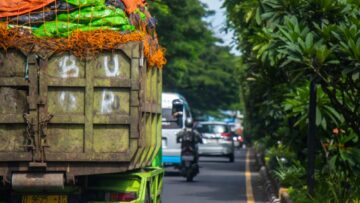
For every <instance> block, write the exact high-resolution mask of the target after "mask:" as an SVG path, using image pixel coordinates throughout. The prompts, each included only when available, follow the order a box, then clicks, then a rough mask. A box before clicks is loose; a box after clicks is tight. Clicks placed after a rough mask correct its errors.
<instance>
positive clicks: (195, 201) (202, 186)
mask: <svg viewBox="0 0 360 203" xmlns="http://www.w3.org/2000/svg"><path fill="white" fill-rule="evenodd" d="M246 160H248V161H246ZM247 162H248V166H246V165H247ZM200 167H201V168H200V174H199V175H198V176H197V177H195V180H194V182H191V183H188V182H186V181H185V178H183V177H180V176H178V172H176V170H174V169H171V168H167V169H166V175H165V181H164V190H163V198H162V202H163V203H184V202H186V203H205V202H206V203H254V202H256V203H265V202H266V201H265V200H266V198H265V194H264V192H263V189H262V187H261V182H260V177H259V174H258V173H257V170H256V168H257V167H256V166H255V158H254V155H253V153H252V152H251V150H246V149H241V150H239V151H237V152H236V159H235V162H234V163H229V162H228V159H227V158H222V157H201V159H200ZM250 172H251V173H250Z"/></svg>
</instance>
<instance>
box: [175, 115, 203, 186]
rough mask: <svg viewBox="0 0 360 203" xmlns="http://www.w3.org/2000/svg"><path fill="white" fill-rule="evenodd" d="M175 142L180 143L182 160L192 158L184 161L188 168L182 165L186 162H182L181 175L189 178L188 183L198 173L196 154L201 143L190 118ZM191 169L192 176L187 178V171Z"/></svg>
mask: <svg viewBox="0 0 360 203" xmlns="http://www.w3.org/2000/svg"><path fill="white" fill-rule="evenodd" d="M176 136H177V138H176V139H177V142H178V143H181V157H182V158H184V157H186V156H189V155H190V156H193V157H194V158H193V159H192V160H191V161H189V160H186V161H187V162H188V163H189V164H191V167H190V166H187V165H184V164H186V162H184V161H183V164H182V174H183V175H184V176H186V177H187V178H190V181H191V180H192V178H193V177H194V176H195V175H196V174H198V173H199V166H198V161H199V152H198V149H199V147H198V144H199V143H202V139H201V135H200V133H199V132H197V131H196V130H195V129H193V121H192V118H187V119H186V121H185V128H184V130H182V131H180V132H179V133H178V134H177V135H176ZM189 168H190V169H192V171H191V173H192V175H190V176H191V177H188V176H189V174H188V173H189V171H188V169H189Z"/></svg>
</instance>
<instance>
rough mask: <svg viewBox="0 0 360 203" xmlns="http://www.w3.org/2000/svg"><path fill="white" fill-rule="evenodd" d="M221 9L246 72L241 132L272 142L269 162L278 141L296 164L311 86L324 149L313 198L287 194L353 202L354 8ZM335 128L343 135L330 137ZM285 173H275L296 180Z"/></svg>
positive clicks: (307, 3) (318, 2)
mask: <svg viewBox="0 0 360 203" xmlns="http://www.w3.org/2000/svg"><path fill="white" fill-rule="evenodd" d="M224 7H225V8H226V9H227V15H228V16H227V17H228V20H229V22H228V27H229V29H233V30H234V31H235V33H236V35H237V41H238V44H239V48H240V50H241V51H242V57H243V61H244V63H245V64H246V69H245V70H244V71H243V72H241V77H242V78H243V80H242V88H243V89H244V91H243V92H244V98H245V100H246V102H245V108H246V115H245V119H246V125H245V132H246V133H248V135H251V138H254V139H258V138H260V137H268V138H270V139H266V140H268V142H267V146H268V147H272V148H270V150H272V151H274V152H272V153H274V154H275V153H277V152H276V150H277V147H276V141H277V140H280V141H282V143H284V144H285V145H287V146H289V148H290V149H291V150H293V152H295V154H296V158H298V159H300V160H301V159H302V158H301V157H304V155H306V135H307V123H308V120H307V117H308V115H307V114H308V101H309V88H308V84H309V81H310V80H315V81H316V82H317V84H318V85H319V86H318V89H317V97H318V98H317V109H316V113H317V117H316V124H317V127H318V128H317V134H316V137H317V139H318V140H319V141H321V143H322V145H320V142H318V151H317V176H316V179H317V182H318V184H317V188H316V191H317V194H319V196H316V195H315V196H313V197H310V196H308V195H306V193H304V194H301V193H298V192H293V194H292V196H294V199H295V201H294V202H355V201H356V200H358V199H359V197H358V194H359V192H358V191H359V190H360V186H359V184H358V182H359V174H358V173H359V172H358V171H360V169H359V168H358V167H359V165H360V164H359V162H358V160H359V159H358V157H359V149H360V143H359V142H358V141H357V139H358V137H359V136H360V100H359V98H360V66H359V65H360V63H359V61H360V60H359V59H360V21H359V19H360V3H359V1H354V0H225V3H224ZM334 128H337V129H342V130H343V131H344V132H343V134H341V135H339V136H335V137H334V136H329V134H330V132H331V131H332V130H333V129H334ZM340 131H341V130H340ZM248 137H250V136H248ZM324 144H325V145H324ZM325 146H327V147H325ZM321 147H323V151H321ZM272 157H274V156H272ZM268 159H269V158H268ZM269 160H271V159H269ZM301 161H302V163H305V162H304V161H305V160H301ZM268 163H269V164H272V162H270V161H269V162H268ZM273 165H274V164H273ZM287 167H290V168H281V169H282V170H280V171H278V172H279V173H278V175H279V179H285V177H287V176H286V175H287V173H289V174H292V173H293V172H294V171H292V168H291V165H290V166H287ZM274 168H277V169H278V170H279V165H276V164H275V167H274ZM288 170H289V171H288ZM294 173H295V172H294ZM290 182H291V181H290ZM292 184H295V185H296V184H297V183H289V185H292ZM302 190H306V188H305V189H304V187H299V186H297V188H295V189H294V191H302ZM350 191H352V192H350ZM302 198H303V199H306V201H302V200H301V199H302ZM308 200H309V201H308Z"/></svg>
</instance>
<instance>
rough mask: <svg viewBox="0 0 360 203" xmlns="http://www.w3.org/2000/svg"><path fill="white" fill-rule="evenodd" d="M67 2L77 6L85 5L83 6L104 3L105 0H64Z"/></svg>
mask: <svg viewBox="0 0 360 203" xmlns="http://www.w3.org/2000/svg"><path fill="white" fill-rule="evenodd" d="M65 1H66V2H68V3H69V4H72V5H75V6H78V7H85V6H96V5H102V4H105V0H65Z"/></svg>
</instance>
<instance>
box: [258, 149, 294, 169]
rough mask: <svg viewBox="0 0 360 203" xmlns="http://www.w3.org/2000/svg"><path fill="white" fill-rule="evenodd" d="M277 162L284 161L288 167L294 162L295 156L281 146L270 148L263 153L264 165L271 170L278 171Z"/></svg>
mask: <svg viewBox="0 0 360 203" xmlns="http://www.w3.org/2000/svg"><path fill="white" fill-rule="evenodd" d="M279 160H284V162H286V165H283V166H289V165H290V164H291V163H292V162H293V161H294V160H296V154H295V153H294V152H293V151H291V150H290V149H289V148H288V147H286V146H284V145H283V144H278V145H277V146H273V147H271V148H270V149H269V150H268V151H266V153H265V163H266V165H267V166H268V167H269V168H270V169H271V170H274V169H278V168H279V167H280V165H279Z"/></svg>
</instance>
